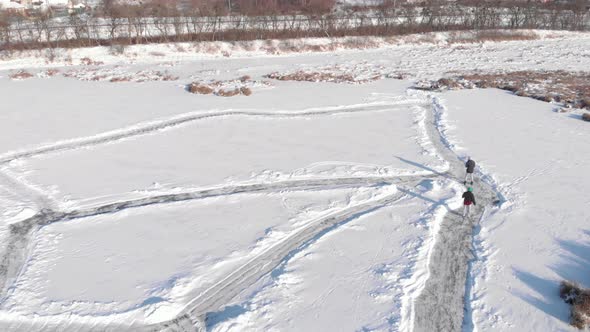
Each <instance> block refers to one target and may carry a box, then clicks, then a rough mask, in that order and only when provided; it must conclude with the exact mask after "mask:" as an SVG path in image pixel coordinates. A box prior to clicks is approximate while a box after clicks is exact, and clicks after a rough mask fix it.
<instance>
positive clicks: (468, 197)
mask: <svg viewBox="0 0 590 332" xmlns="http://www.w3.org/2000/svg"><path fill="white" fill-rule="evenodd" d="M471 204H473V205H476V204H475V196H474V195H473V188H471V187H469V188H467V191H466V192H464V193H463V217H467V216H469V212H471Z"/></svg>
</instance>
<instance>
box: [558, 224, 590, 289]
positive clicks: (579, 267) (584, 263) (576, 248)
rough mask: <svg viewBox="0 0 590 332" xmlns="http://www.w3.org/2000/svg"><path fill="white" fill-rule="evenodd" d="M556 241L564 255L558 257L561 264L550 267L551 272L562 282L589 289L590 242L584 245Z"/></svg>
mask: <svg viewBox="0 0 590 332" xmlns="http://www.w3.org/2000/svg"><path fill="white" fill-rule="evenodd" d="M584 233H586V231H584ZM556 241H557V243H558V244H559V246H560V247H561V248H562V249H563V250H564V251H565V254H560V255H559V256H560V258H561V260H562V261H563V262H562V263H560V264H557V265H554V266H552V267H551V268H552V270H553V271H555V273H557V275H559V276H560V277H561V278H563V279H564V280H571V281H575V282H578V283H580V284H581V285H582V286H584V287H587V288H588V287H590V241H586V243H579V242H574V241H565V240H556Z"/></svg>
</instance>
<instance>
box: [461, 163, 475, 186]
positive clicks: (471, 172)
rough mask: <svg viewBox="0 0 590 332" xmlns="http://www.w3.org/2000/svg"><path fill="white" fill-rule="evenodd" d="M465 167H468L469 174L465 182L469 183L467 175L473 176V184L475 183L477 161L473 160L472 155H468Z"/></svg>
mask: <svg viewBox="0 0 590 332" xmlns="http://www.w3.org/2000/svg"><path fill="white" fill-rule="evenodd" d="M465 168H467V174H465V181H464V182H463V183H464V184H467V177H471V184H473V172H474V171H475V161H473V160H471V157H467V162H466V163H465Z"/></svg>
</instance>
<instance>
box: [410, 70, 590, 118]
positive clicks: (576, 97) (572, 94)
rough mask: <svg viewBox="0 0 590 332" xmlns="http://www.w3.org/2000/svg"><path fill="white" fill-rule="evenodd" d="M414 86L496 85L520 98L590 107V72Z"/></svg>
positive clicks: (469, 77) (477, 77) (465, 78)
mask: <svg viewBox="0 0 590 332" xmlns="http://www.w3.org/2000/svg"><path fill="white" fill-rule="evenodd" d="M415 88H417V89H422V90H435V91H444V90H459V89H473V88H497V89H501V90H506V91H510V92H513V93H514V94H516V95H517V96H521V97H530V98H534V99H537V100H542V101H545V102H553V103H559V104H561V105H564V106H566V107H573V108H586V109H590V74H589V73H584V72H566V71H561V70H558V71H517V72H509V73H494V74H479V73H475V74H466V75H459V76H453V77H446V78H441V79H439V80H438V81H431V82H420V83H418V84H417V85H416V86H415Z"/></svg>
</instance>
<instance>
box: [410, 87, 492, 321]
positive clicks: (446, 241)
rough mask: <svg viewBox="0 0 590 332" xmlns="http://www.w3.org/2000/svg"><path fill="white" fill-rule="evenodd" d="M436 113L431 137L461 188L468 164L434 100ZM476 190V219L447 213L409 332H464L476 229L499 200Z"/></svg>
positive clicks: (484, 188)
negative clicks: (448, 133) (449, 135)
mask: <svg viewBox="0 0 590 332" xmlns="http://www.w3.org/2000/svg"><path fill="white" fill-rule="evenodd" d="M431 107H432V112H428V119H427V128H428V135H429V137H430V139H431V142H432V143H433V144H434V145H435V147H436V149H437V150H438V152H439V153H440V154H441V155H442V156H443V157H444V159H445V160H446V161H447V162H449V164H450V166H451V167H450V172H451V174H452V175H453V176H454V177H455V178H456V179H457V180H458V181H460V182H462V180H461V179H462V177H463V175H464V165H463V162H462V161H461V159H460V158H459V156H457V155H456V154H455V153H454V152H453V150H452V149H451V144H450V143H449V142H448V140H447V138H446V136H445V134H444V129H443V128H442V118H441V117H442V116H443V112H444V107H443V106H442V104H441V103H440V101H439V100H438V98H437V97H432V105H431ZM472 187H473V188H474V192H475V194H476V197H477V201H478V205H477V206H475V208H474V209H473V210H474V211H472V212H471V215H472V217H471V218H466V219H463V217H462V216H461V213H462V211H458V210H455V211H453V212H452V213H447V214H446V215H445V216H444V219H443V221H442V222H441V223H440V225H439V227H440V228H439V230H438V232H437V233H436V234H434V237H435V239H434V241H433V246H432V248H430V250H429V251H430V253H429V257H428V262H427V265H428V267H427V269H428V271H427V276H426V280H425V281H424V284H423V286H422V287H421V288H420V289H417V290H416V292H417V293H416V294H413V295H414V296H413V297H414V298H415V301H414V303H413V304H412V308H411V310H410V313H409V315H410V317H406V320H407V321H408V324H407V325H406V328H408V329H411V330H413V331H417V332H422V331H427V332H431V331H447V332H453V331H461V329H462V324H463V320H464V310H465V305H466V303H465V300H466V297H465V292H466V287H467V285H468V274H469V265H470V261H471V259H472V258H473V254H472V252H473V249H472V243H473V237H474V232H475V228H476V226H477V225H478V224H479V223H480V222H481V218H482V217H483V215H484V213H485V212H486V209H488V208H489V207H491V206H492V205H493V202H495V201H496V200H497V198H498V195H497V193H496V192H495V191H494V189H493V188H492V187H491V186H490V185H489V184H487V183H486V182H483V181H482V180H480V179H477V181H475V183H474V185H472Z"/></svg>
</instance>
